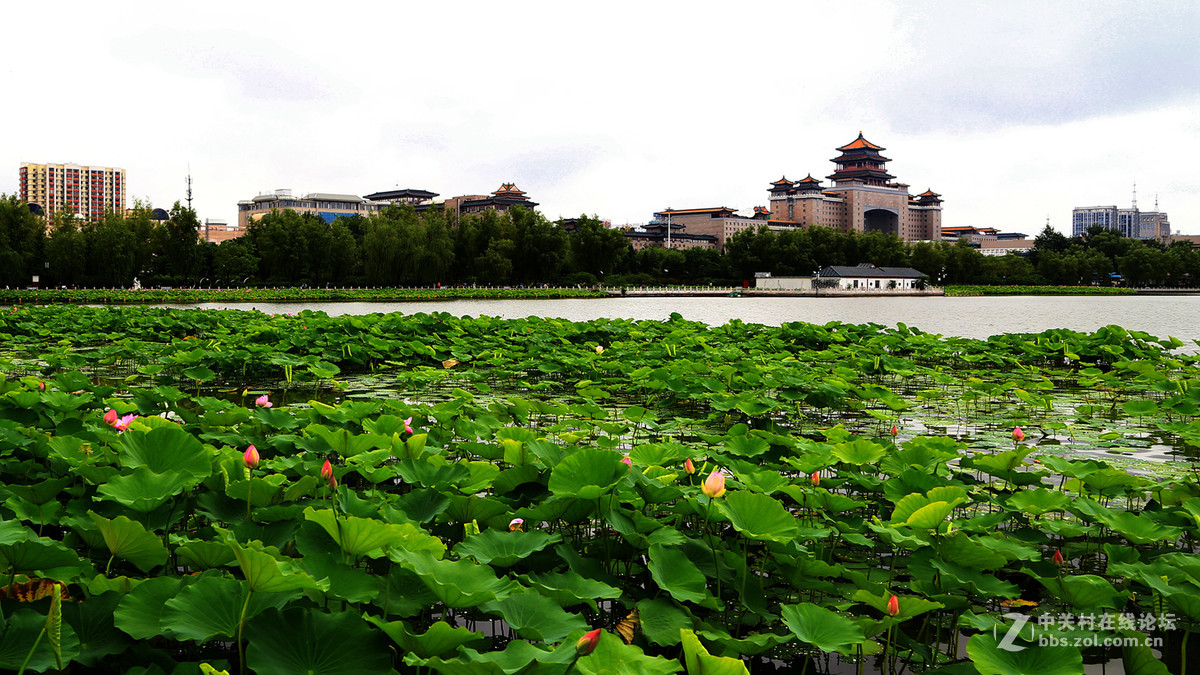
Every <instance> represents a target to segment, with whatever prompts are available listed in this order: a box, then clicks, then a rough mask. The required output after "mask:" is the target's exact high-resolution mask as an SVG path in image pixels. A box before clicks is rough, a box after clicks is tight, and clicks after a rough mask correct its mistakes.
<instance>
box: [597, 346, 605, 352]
mask: <svg viewBox="0 0 1200 675" xmlns="http://www.w3.org/2000/svg"><path fill="white" fill-rule="evenodd" d="M596 353H597V354H603V353H604V347H602V346H600V345H596Z"/></svg>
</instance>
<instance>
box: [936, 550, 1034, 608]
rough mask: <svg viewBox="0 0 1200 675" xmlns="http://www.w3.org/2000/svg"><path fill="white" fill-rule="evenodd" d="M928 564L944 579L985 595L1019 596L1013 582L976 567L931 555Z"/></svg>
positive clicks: (1018, 589) (1019, 592)
mask: <svg viewBox="0 0 1200 675" xmlns="http://www.w3.org/2000/svg"><path fill="white" fill-rule="evenodd" d="M929 565H931V566H932V567H933V568H934V569H936V570H938V571H939V572H941V573H942V576H943V577H944V579H946V580H950V581H954V582H956V583H958V584H961V585H963V586H966V587H968V588H970V589H972V590H974V591H975V592H977V593H979V594H981V595H984V596H987V597H1001V598H1015V597H1018V596H1020V594H1021V589H1020V588H1019V587H1018V586H1017V585H1016V584H1014V583H1011V582H1008V581H1004V580H1002V579H1000V578H998V577H996V576H995V575H992V574H986V573H983V572H980V571H979V570H978V569H975V568H970V567H963V566H962V565H958V564H956V563H953V562H951V561H949V560H943V559H941V558H934V557H931V558H930V559H929Z"/></svg>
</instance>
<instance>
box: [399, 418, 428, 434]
mask: <svg viewBox="0 0 1200 675" xmlns="http://www.w3.org/2000/svg"><path fill="white" fill-rule="evenodd" d="M427 421H428V420H427ZM410 424H412V418H411V417H410V418H408V419H406V420H404V433H406V434H411V433H412V432H413V430H412V427H410V426H408V425H410Z"/></svg>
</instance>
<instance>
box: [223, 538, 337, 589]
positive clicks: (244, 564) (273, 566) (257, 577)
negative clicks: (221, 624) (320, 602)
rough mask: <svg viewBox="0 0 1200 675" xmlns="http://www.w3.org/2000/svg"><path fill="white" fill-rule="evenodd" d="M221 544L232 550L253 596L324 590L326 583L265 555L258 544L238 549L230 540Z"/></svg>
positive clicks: (239, 545)
mask: <svg viewBox="0 0 1200 675" xmlns="http://www.w3.org/2000/svg"><path fill="white" fill-rule="evenodd" d="M225 543H226V544H228V545H229V547H230V548H232V549H233V555H234V557H236V558H237V562H238V567H240V568H241V570H242V575H243V576H244V577H245V579H246V583H247V584H249V587H250V590H251V591H253V592H255V593H280V592H283V591H294V590H304V589H311V590H322V591H323V590H325V589H326V587H327V585H328V584H327V583H325V582H322V581H317V580H314V579H313V578H312V577H311V576H309V575H308V574H305V573H304V572H303V571H301V570H299V569H298V568H297V567H296V565H295V564H294V563H292V562H290V561H288V560H281V559H279V558H277V557H276V556H275V555H272V554H271V553H270V552H268V551H267V550H266V549H265V548H264V547H263V545H262V543H261V542H257V541H252V542H250V543H248V544H245V545H242V544H240V543H238V542H237V541H235V540H234V539H233V538H232V537H231V536H229V535H226V536H225Z"/></svg>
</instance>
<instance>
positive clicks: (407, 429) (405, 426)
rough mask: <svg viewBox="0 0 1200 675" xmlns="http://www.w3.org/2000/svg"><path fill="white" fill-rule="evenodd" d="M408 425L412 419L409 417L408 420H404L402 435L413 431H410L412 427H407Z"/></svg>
mask: <svg viewBox="0 0 1200 675" xmlns="http://www.w3.org/2000/svg"><path fill="white" fill-rule="evenodd" d="M410 424H412V418H411V417H410V418H408V419H406V420H404V433H406V434H411V433H412V432H413V430H412V427H411V426H409V425H410Z"/></svg>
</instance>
